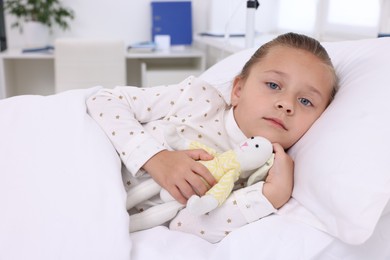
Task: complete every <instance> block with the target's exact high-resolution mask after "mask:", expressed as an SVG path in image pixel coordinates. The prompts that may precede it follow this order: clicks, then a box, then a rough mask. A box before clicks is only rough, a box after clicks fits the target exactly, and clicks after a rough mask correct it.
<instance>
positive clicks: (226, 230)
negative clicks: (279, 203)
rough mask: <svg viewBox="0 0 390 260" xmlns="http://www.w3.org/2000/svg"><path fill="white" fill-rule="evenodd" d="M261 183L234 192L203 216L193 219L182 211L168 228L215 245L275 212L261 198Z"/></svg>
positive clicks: (192, 216) (266, 201)
mask: <svg viewBox="0 0 390 260" xmlns="http://www.w3.org/2000/svg"><path fill="white" fill-rule="evenodd" d="M263 184H264V182H258V183H256V184H253V185H251V186H248V187H245V188H241V189H239V190H236V191H234V192H233V193H232V194H231V195H230V196H229V197H228V199H227V200H226V201H225V202H224V203H223V204H222V205H221V206H220V207H218V208H216V209H215V210H213V211H211V212H209V213H207V214H205V215H201V216H195V215H192V214H191V213H190V212H188V210H187V209H186V208H184V209H182V210H181V211H180V212H179V213H178V215H177V216H176V217H175V218H174V219H173V220H172V221H171V222H170V224H169V228H170V229H171V230H177V231H181V232H185V233H190V234H194V235H196V236H199V237H201V238H203V239H205V240H207V241H209V242H211V243H217V242H219V241H221V240H222V239H223V238H224V237H225V236H227V235H228V234H230V233H231V232H232V231H234V230H236V229H238V228H240V227H242V226H244V225H247V224H249V223H251V222H254V221H256V220H259V219H261V218H263V217H265V216H268V215H270V214H272V213H274V212H276V211H277V210H276V209H275V208H274V207H273V206H272V204H271V203H270V202H269V201H268V200H267V198H266V197H265V196H264V195H263V193H262V189H263Z"/></svg>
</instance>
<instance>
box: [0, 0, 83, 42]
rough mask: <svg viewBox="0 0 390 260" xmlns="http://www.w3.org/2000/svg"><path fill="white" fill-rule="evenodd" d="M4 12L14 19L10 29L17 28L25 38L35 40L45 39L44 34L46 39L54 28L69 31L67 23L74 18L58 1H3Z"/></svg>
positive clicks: (70, 11)
mask: <svg viewBox="0 0 390 260" xmlns="http://www.w3.org/2000/svg"><path fill="white" fill-rule="evenodd" d="M4 10H5V11H6V12H7V13H8V14H10V15H11V16H14V17H15V18H16V20H15V21H14V22H13V23H12V24H11V27H12V28H15V27H16V28H19V31H20V32H21V33H23V34H24V35H25V38H29V37H34V38H36V39H42V37H43V38H45V37H44V35H45V34H47V38H48V35H49V33H52V32H53V28H54V27H55V26H58V27H59V28H60V29H61V30H67V29H69V28H70V26H69V21H70V20H73V19H74V16H75V15H74V12H73V10H72V9H70V8H67V7H64V6H63V5H62V3H61V1H60V0H5V2H4ZM31 27H32V28H31ZM43 31H44V32H43ZM47 40H48V39H47ZM41 41H42V40H41ZM30 45H31V44H30Z"/></svg>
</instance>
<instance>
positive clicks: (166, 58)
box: [0, 48, 205, 98]
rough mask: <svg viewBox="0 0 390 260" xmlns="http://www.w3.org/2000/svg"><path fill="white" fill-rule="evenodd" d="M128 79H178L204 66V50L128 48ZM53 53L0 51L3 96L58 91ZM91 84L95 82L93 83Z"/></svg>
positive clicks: (134, 82)
mask: <svg viewBox="0 0 390 260" xmlns="http://www.w3.org/2000/svg"><path fill="white" fill-rule="evenodd" d="M124 55H125V58H126V74H127V75H126V78H127V80H126V83H127V85H131V86H139V87H142V86H154V85H162V84H174V83H179V82H180V81H182V80H183V79H184V78H186V77H188V76H190V75H199V74H201V73H202V72H203V71H204V70H205V55H204V53H203V52H202V51H199V50H196V49H192V48H184V49H172V50H170V51H168V52H166V51H153V52H147V53H137V52H134V53H133V52H126V53H125V54H124ZM54 66H55V62H54V54H52V53H22V52H21V51H20V50H8V51H6V52H3V53H1V54H0V98H5V97H11V96H16V95H24V94H37V95H50V94H54V93H55V70H54ZM91 87H92V86H91Z"/></svg>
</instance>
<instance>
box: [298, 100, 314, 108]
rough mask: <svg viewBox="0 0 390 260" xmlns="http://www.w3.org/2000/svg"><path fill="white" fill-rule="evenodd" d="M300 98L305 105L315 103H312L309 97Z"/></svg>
mask: <svg viewBox="0 0 390 260" xmlns="http://www.w3.org/2000/svg"><path fill="white" fill-rule="evenodd" d="M298 100H299V102H301V104H302V105H304V106H312V105H313V103H311V101H310V100H308V99H307V98H299V99H298Z"/></svg>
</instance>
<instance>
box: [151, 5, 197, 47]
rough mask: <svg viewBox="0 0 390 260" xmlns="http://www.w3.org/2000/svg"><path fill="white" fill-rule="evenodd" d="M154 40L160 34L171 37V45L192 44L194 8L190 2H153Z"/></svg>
mask: <svg viewBox="0 0 390 260" xmlns="http://www.w3.org/2000/svg"><path fill="white" fill-rule="evenodd" d="M151 5H152V39H153V40H154V36H155V35H158V34H168V35H170V36H171V45H190V44H192V7H191V2H190V1H175V2H168V1H167V2H151Z"/></svg>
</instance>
